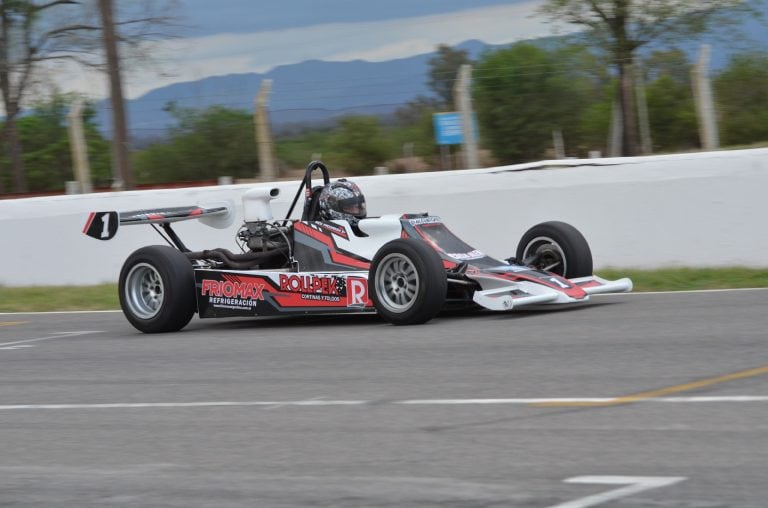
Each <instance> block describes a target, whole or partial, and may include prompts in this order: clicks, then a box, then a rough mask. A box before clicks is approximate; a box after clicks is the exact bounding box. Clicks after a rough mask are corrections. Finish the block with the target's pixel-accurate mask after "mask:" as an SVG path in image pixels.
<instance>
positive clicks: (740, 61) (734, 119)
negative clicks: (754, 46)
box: [714, 53, 768, 145]
mask: <svg viewBox="0 0 768 508" xmlns="http://www.w3.org/2000/svg"><path fill="white" fill-rule="evenodd" d="M714 88H715V99H716V101H717V104H718V106H719V109H720V114H721V120H720V128H721V138H722V140H723V143H724V144H727V145H743V144H748V143H754V142H756V141H766V140H768V53H749V54H745V55H739V56H736V57H734V58H733V60H732V61H731V63H730V65H728V67H727V68H726V69H724V70H723V71H722V72H721V73H720V74H718V75H717V76H716V77H715V80H714Z"/></svg>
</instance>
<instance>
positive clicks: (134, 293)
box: [125, 263, 165, 319]
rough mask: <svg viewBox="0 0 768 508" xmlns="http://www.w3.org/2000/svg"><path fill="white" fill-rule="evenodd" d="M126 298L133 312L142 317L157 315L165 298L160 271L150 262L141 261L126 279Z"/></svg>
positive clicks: (149, 317) (148, 317)
mask: <svg viewBox="0 0 768 508" xmlns="http://www.w3.org/2000/svg"><path fill="white" fill-rule="evenodd" d="M125 300H126V302H127V304H128V308H129V309H130V311H131V313H133V314H134V315H135V316H136V317H138V318H140V319H152V318H153V317H155V316H157V314H158V313H159V312H160V309H161V308H162V307H163V300H165V286H164V285H163V279H162V277H160V272H158V271H157V269H156V268H155V267H154V266H152V265H150V264H148V263H139V264H137V265H136V266H134V267H133V268H131V271H130V272H128V276H127V277H126V279H125Z"/></svg>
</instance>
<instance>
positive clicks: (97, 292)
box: [0, 284, 120, 312]
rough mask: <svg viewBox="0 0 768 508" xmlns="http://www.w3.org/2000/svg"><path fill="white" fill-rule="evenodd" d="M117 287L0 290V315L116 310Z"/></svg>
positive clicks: (40, 287)
mask: <svg viewBox="0 0 768 508" xmlns="http://www.w3.org/2000/svg"><path fill="white" fill-rule="evenodd" d="M119 308H120V303H119V302H118V299H117V284H101V285H98V286H33V287H24V288H7V287H0V312H46V311H55V310H114V309H119Z"/></svg>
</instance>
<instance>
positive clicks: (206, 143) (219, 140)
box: [134, 104, 258, 183]
mask: <svg viewBox="0 0 768 508" xmlns="http://www.w3.org/2000/svg"><path fill="white" fill-rule="evenodd" d="M167 109H168V111H169V112H170V113H171V114H172V115H173V116H174V117H175V118H176V121H177V125H176V126H175V127H173V128H172V129H171V133H170V139H169V140H168V141H166V142H160V143H155V144H153V145H150V146H149V147H148V148H146V149H145V150H143V151H141V152H138V153H137V154H135V157H134V164H135V166H136V174H137V177H138V180H139V181H140V182H142V183H165V182H179V181H194V180H208V179H211V178H216V177H219V176H232V177H235V178H247V177H252V176H253V170H254V168H256V167H258V155H257V151H256V146H255V144H254V143H253V139H254V128H253V118H252V117H251V114H250V113H249V112H248V111H240V110H236V109H229V108H225V107H222V106H212V107H209V108H207V109H204V110H202V111H199V110H194V109H184V108H178V107H176V106H175V105H174V104H170V105H169V106H168V107H167Z"/></svg>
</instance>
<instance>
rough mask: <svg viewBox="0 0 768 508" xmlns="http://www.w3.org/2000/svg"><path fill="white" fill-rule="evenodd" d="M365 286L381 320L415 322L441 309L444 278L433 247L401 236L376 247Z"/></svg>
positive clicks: (430, 317)
mask: <svg viewBox="0 0 768 508" xmlns="http://www.w3.org/2000/svg"><path fill="white" fill-rule="evenodd" d="M368 286H369V293H370V295H371V300H372V301H373V305H374V307H375V308H376V311H377V312H378V313H379V315H380V316H381V317H382V318H383V319H384V320H385V321H388V322H389V323H392V324H394V325H417V324H422V323H426V322H427V321H429V320H430V319H432V318H433V317H435V315H436V314H437V313H438V312H440V309H442V308H443V304H444V303H445V297H446V293H447V292H448V278H447V276H446V274H445V268H443V261H442V259H440V256H439V255H438V253H437V252H435V250H434V249H432V248H431V247H430V246H429V245H427V244H426V243H424V242H422V241H419V240H414V239H410V238H404V239H398V240H392V241H391V242H388V243H386V244H385V245H384V246H383V247H382V248H381V249H379V251H378V252H377V253H376V256H374V258H373V262H372V263H371V269H370V271H369V273H368Z"/></svg>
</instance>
